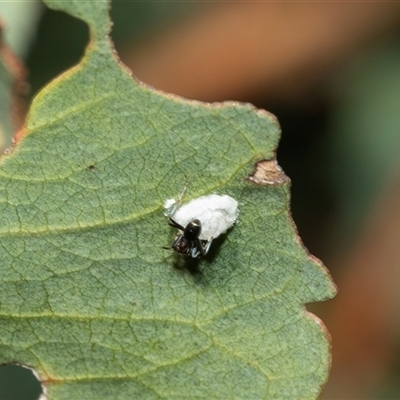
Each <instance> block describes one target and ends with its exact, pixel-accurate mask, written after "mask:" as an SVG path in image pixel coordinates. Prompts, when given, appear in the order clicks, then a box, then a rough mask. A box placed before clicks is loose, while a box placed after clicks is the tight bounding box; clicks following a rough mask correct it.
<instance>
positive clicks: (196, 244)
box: [164, 217, 212, 258]
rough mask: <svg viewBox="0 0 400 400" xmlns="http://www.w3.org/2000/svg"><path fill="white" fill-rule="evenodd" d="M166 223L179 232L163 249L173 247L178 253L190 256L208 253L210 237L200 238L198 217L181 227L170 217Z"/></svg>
mask: <svg viewBox="0 0 400 400" xmlns="http://www.w3.org/2000/svg"><path fill="white" fill-rule="evenodd" d="M168 224H169V225H170V226H172V227H174V228H176V229H179V230H180V231H181V232H180V233H178V235H177V236H176V237H175V239H174V241H173V243H172V245H171V247H164V248H165V249H173V250H175V251H176V252H177V253H179V254H183V255H185V256H188V257H192V258H197V257H199V256H205V255H206V254H207V253H208V250H209V249H210V246H211V242H212V239H211V240H201V239H200V237H199V236H200V233H201V222H200V221H199V220H198V219H193V220H192V221H190V222H189V223H188V224H187V225H186V226H185V227H183V226H182V225H180V224H178V223H177V222H176V221H174V220H173V219H172V218H171V217H170V218H169V221H168Z"/></svg>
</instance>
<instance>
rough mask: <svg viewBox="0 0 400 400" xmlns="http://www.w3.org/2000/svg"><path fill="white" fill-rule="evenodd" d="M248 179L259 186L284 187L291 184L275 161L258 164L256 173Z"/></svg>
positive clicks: (255, 169)
mask: <svg viewBox="0 0 400 400" xmlns="http://www.w3.org/2000/svg"><path fill="white" fill-rule="evenodd" d="M248 179H249V180H250V181H251V182H254V183H256V184H258V185H283V184H285V183H289V182H290V179H289V178H288V177H287V176H286V175H285V173H284V172H283V170H282V168H281V167H280V166H279V165H278V163H277V161H276V160H275V159H272V160H262V161H259V162H258V163H256V165H255V168H254V171H253V173H252V174H251V175H250V176H249V177H248Z"/></svg>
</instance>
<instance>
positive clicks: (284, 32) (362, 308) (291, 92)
mask: <svg viewBox="0 0 400 400" xmlns="http://www.w3.org/2000/svg"><path fill="white" fill-rule="evenodd" d="M111 14H112V19H113V21H114V27H113V32H112V37H113V40H114V42H115V47H116V49H117V51H118V53H119V55H120V57H121V59H122V61H123V62H124V63H125V64H126V65H127V66H128V67H129V68H130V69H131V70H132V71H133V74H134V75H135V76H137V77H138V79H140V80H141V81H143V82H145V83H147V84H149V85H151V86H154V87H155V88H157V89H161V90H164V91H166V92H170V93H174V94H177V95H180V96H184V97H186V98H189V99H197V100H202V101H207V102H215V101H225V100H237V101H243V102H250V103H252V104H254V105H255V106H257V107H259V108H264V109H266V110H268V111H270V112H272V113H273V114H275V115H276V116H277V117H278V119H279V122H280V124H281V126H282V139H281V142H280V145H279V149H278V154H277V157H278V162H279V164H280V165H281V166H282V167H283V169H284V170H285V172H286V173H287V175H288V176H289V177H290V178H291V180H292V213H293V218H294V220H295V222H296V224H297V226H298V229H299V232H300V235H301V237H302V239H303V241H304V243H305V245H306V247H307V248H308V249H309V251H310V252H311V253H312V254H314V255H316V256H317V257H319V258H320V259H322V260H323V261H324V263H325V265H326V266H327V267H328V268H329V270H330V272H331V274H332V276H333V279H334V281H335V282H336V284H337V285H338V287H339V294H338V296H337V297H336V298H335V299H334V300H331V301H329V302H325V303H319V304H311V305H309V306H308V309H309V310H311V311H312V312H314V313H316V314H317V315H318V316H320V317H321V318H322V319H323V321H324V323H325V324H326V325H327V327H328V329H329V331H330V333H331V335H332V346H333V362H332V371H331V376H330V379H329V381H328V384H327V385H326V387H325V390H324V392H323V393H322V396H321V397H322V399H400V379H399V378H400V290H399V289H400V157H399V154H400V3H399V2H385V1H381V2H379V1H377V2H330V1H319V2H306V1H293V2H250V1H242V2H235V1H226V2H202V1H200V2H199V1H197V2H196V1H192V2H191V1H186V2H170V1H159V2H136V1H133V0H132V1H114V2H113V4H112V11H111ZM0 18H2V24H1V26H2V36H3V41H2V43H1V44H0V56H1V58H2V63H3V64H2V66H1V68H0V72H1V73H0V80H2V82H0V85H3V86H4V85H6V84H8V85H11V86H12V87H13V88H14V93H15V94H16V95H17V96H15V97H12V98H7V99H5V100H4V99H3V98H2V97H1V93H0V100H1V101H2V102H3V103H4V101H5V102H9V104H10V105H12V107H13V110H14V111H15V110H17V112H14V111H13V114H12V115H13V117H12V119H11V120H10V121H8V122H7V123H5V124H3V126H5V125H7V127H6V128H7V129H8V131H10V132H11V131H16V130H18V128H19V127H20V126H21V123H22V122H23V119H24V115H25V112H26V110H27V107H28V106H29V102H30V100H31V98H32V97H33V96H34V95H35V93H37V92H38V90H40V88H41V87H43V86H44V85H46V83H48V82H49V81H50V80H51V79H53V78H54V77H55V76H57V75H58V74H60V73H62V72H63V71H65V70H66V69H68V68H69V67H70V66H72V65H74V64H76V63H77V62H78V61H79V59H80V58H81V56H82V54H83V51H84V48H85V46H86V44H87V42H88V39H89V38H88V29H87V27H86V26H85V24H84V23H83V22H81V21H79V20H76V19H73V18H72V17H70V16H68V15H66V14H63V13H60V12H55V11H51V10H48V9H46V8H45V7H44V6H43V5H42V4H41V3H40V2H38V1H34V0H32V1H29V2H15V1H14V2H0ZM8 46H10V47H11V48H12V50H13V52H14V53H15V54H16V55H17V56H18V57H19V58H20V59H21V60H22V61H23V64H24V65H25V67H24V66H23V65H22V64H21V63H19V62H18V60H16V59H15V57H14V56H13V55H12V54H10V52H9V51H8ZM4 82H5V83H4ZM10 82H11V83H10ZM21 98H22V100H21ZM4 104H5V103H4ZM0 117H1V110H0ZM0 128H1V125H0ZM7 129H3V131H4V132H5V131H6V130H7ZM0 133H1V129H0ZM7 140H8V139H7V136H5V139H3V143H7ZM0 144H1V143H0ZM3 147H6V145H5V144H3ZM21 370H22V372H21ZM21 373H27V377H26V378H25V377H24V378H23V380H24V382H25V379H30V378H32V382H33V384H32V385H33V386H34V385H35V379H34V378H33V377H32V374H31V373H30V371H29V370H23V369H22V368H20V367H17V366H7V367H2V368H0V399H24V400H25V399H35V398H37V394H38V393H39V392H40V388H39V387H38V385H37V382H36V388H35V387H29V388H26V387H25V386H24V385H22V384H21V379H22V378H21V375H16V376H17V378H16V379H17V382H18V383H17V384H15V383H13V381H12V380H10V378H9V376H10V375H9V374H21ZM29 376H30V378H29ZM14 382H15V381H14ZM23 390H26V391H25V392H23ZM35 390H36V392H35Z"/></svg>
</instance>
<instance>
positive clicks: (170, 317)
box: [0, 0, 335, 399]
mask: <svg viewBox="0 0 400 400" xmlns="http://www.w3.org/2000/svg"><path fill="white" fill-rule="evenodd" d="M46 3H47V4H48V5H49V6H51V7H57V8H58V9H63V10H66V11H68V12H69V13H71V14H72V15H74V16H76V17H79V18H81V19H83V20H85V21H87V22H88V24H89V26H90V30H91V38H92V39H91V42H90V44H89V46H88V48H87V50H86V54H85V56H84V58H83V59H82V61H81V63H80V64H79V65H78V66H77V67H75V68H73V69H72V70H70V71H68V72H67V73H65V74H64V75H62V76H61V77H59V78H58V79H56V80H54V81H53V82H52V83H51V84H50V85H48V87H47V88H45V89H44V90H43V91H42V92H41V93H40V94H39V95H38V96H37V98H36V99H35V101H34V103H33V105H32V108H31V111H30V113H29V117H28V120H27V123H26V130H27V134H26V135H25V137H24V138H23V139H22V140H21V142H20V143H19V144H18V146H17V147H16V148H15V149H14V151H13V153H12V154H9V155H7V156H4V157H3V158H2V159H1V160H0V161H1V162H0V220H1V221H2V224H1V227H0V235H1V246H0V259H1V260H2V262H1V265H0V293H1V294H0V363H7V362H13V361H14V362H18V363H22V364H25V365H28V366H30V367H32V368H34V369H35V370H36V371H37V373H38V374H39V376H40V378H41V380H42V382H43V383H44V384H45V386H46V388H47V391H48V398H49V399H72V398H76V399H78V398H79V399H131V398H140V399H145V398H146V399H147V398H149V399H151V398H160V397H165V398H174V399H176V398H181V399H187V398H220V399H228V398H248V399H262V398H301V399H305V398H315V397H317V395H318V393H319V392H320V390H321V387H322V385H323V384H324V382H325V381H326V379H327V374H328V369H329V360H330V355H329V347H330V346H329V342H328V339H327V337H326V333H325V330H324V328H323V326H322V324H321V323H320V321H319V320H318V319H317V318H316V317H314V316H312V315H311V314H309V313H307V312H306V311H305V308H304V304H305V303H308V302H313V301H319V300H324V299H328V298H330V297H332V296H333V295H334V292H335V289H334V286H333V284H332V282H331V280H330V278H329V275H328V273H327V271H326V270H325V269H324V268H323V266H322V265H321V264H320V263H319V262H318V261H317V260H316V259H314V258H312V257H310V256H309V255H308V253H307V251H306V250H305V249H304V247H303V246H302V244H301V242H300V240H299V238H298V237H297V233H296V230H295V228H294V226H293V223H292V220H291V217H290V213H289V184H288V180H287V179H286V178H285V176H284V175H283V173H281V172H280V171H279V169H278V167H277V166H276V165H275V163H274V157H275V150H276V147H277V143H278V139H279V127H278V124H277V122H276V121H275V119H274V118H273V117H272V116H271V115H269V114H267V113H266V112H263V111H257V110H255V109H254V108H253V107H252V106H250V105H241V104H237V103H230V104H219V105H208V104H203V103H200V102H192V101H186V100H183V99H180V98H177V97H173V96H169V95H166V94H162V93H158V92H157V91H155V90H153V89H151V88H149V87H147V86H145V85H142V84H139V83H138V82H136V81H135V80H133V79H132V77H131V76H130V74H129V73H128V72H127V70H126V69H124V68H123V67H121V65H120V63H119V62H118V60H117V59H116V58H115V54H114V53H113V49H112V46H111V44H110V43H109V41H108V39H107V38H106V34H107V33H108V30H109V26H110V22H109V20H108V15H107V7H108V5H107V2H106V1H104V0H103V1H96V2H80V1H73V0H71V1H67V0H64V1H47V2H46ZM263 159H265V160H270V161H268V162H264V163H260V164H259V166H258V171H257V173H256V175H255V177H253V180H249V179H246V178H247V177H248V176H249V174H251V173H252V171H253V168H254V164H255V163H256V162H257V161H259V160H263ZM186 181H187V182H188V186H189V188H188V191H187V193H186V195H185V201H188V200H190V199H192V198H195V197H198V196H200V195H205V194H209V193H212V192H216V193H219V194H229V195H230V196H232V197H234V198H235V199H237V200H238V201H239V204H240V217H239V222H238V223H237V224H236V226H234V227H233V228H232V229H231V230H230V232H228V234H227V235H223V236H222V237H220V238H218V239H217V240H216V241H215V243H213V246H212V251H211V254H209V257H207V258H205V259H204V260H201V261H200V262H197V261H192V260H190V259H187V260H186V259H183V258H180V257H178V255H175V254H174V253H171V252H168V251H165V250H164V249H162V246H166V245H168V244H170V243H171V240H172V239H173V235H174V232H173V230H172V229H171V228H170V227H169V226H168V225H167V221H166V218H165V217H164V215H163V207H162V205H163V202H164V200H165V199H167V198H171V197H176V196H177V195H178V194H179V193H180V192H181V190H182V189H183V187H184V185H185V183H186ZM182 264H183V265H182ZM177 266H179V267H182V266H184V267H187V268H180V269H179V268H176V267H177Z"/></svg>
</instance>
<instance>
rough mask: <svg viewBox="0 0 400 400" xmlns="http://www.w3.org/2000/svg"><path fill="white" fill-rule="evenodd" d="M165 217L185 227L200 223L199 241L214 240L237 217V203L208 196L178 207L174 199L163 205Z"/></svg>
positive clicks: (232, 200) (226, 198) (223, 198)
mask: <svg viewBox="0 0 400 400" xmlns="http://www.w3.org/2000/svg"><path fill="white" fill-rule="evenodd" d="M164 208H165V210H166V215H168V216H170V217H171V218H172V219H173V220H174V221H176V222H177V223H178V224H180V225H182V226H183V227H185V226H186V225H187V224H188V223H189V222H190V221H192V220H194V219H198V220H200V222H201V234H200V239H202V240H210V239H215V238H217V237H218V236H219V235H221V234H222V233H225V232H226V231H227V230H228V229H229V228H230V227H232V225H233V224H234V223H235V221H236V220H237V217H238V216H239V210H238V202H237V201H236V200H235V199H233V198H232V197H230V196H228V195H223V196H220V195H218V194H210V195H208V196H201V197H198V198H197V199H193V200H192V201H190V202H189V203H187V204H184V205H182V206H179V204H178V203H177V202H176V200H174V199H168V200H166V201H165V203H164Z"/></svg>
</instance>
